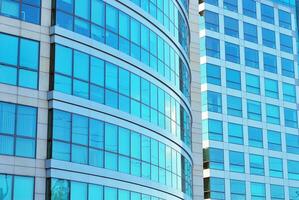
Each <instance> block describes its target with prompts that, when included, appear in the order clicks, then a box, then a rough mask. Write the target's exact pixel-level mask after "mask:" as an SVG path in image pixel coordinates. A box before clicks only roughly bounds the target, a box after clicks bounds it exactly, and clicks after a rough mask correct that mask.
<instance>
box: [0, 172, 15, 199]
mask: <svg viewBox="0 0 299 200" xmlns="http://www.w3.org/2000/svg"><path fill="white" fill-rule="evenodd" d="M12 178H13V177H12V176H10V175H7V174H0V191H1V192H0V197H1V200H11V199H12V188H13V187H12Z"/></svg>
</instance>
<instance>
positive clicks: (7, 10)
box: [0, 0, 41, 24]
mask: <svg viewBox="0 0 299 200" xmlns="http://www.w3.org/2000/svg"><path fill="white" fill-rule="evenodd" d="M40 4H41V3H40V0H37V1H21V2H19V1H11V0H2V3H1V7H0V14H1V15H4V16H8V17H12V18H17V19H20V20H22V21H26V22H29V23H34V24H40V9H41V8H40V6H41V5H40Z"/></svg>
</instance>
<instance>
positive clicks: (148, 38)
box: [53, 0, 190, 101]
mask: <svg viewBox="0 0 299 200" xmlns="http://www.w3.org/2000/svg"><path fill="white" fill-rule="evenodd" d="M55 6H56V9H55V15H54V16H55V17H54V18H53V25H57V26H60V27H62V28H65V29H68V30H71V31H74V32H76V33H78V34H81V35H84V36H87V37H90V38H92V39H93V40H95V41H97V42H101V43H104V44H106V45H108V46H110V47H112V48H114V49H117V50H119V51H121V52H122V53H125V54H127V55H129V56H131V57H132V58H134V59H137V60H139V61H140V62H142V63H143V64H145V65H147V66H148V68H150V69H152V70H154V71H156V72H157V73H158V74H160V75H161V76H163V77H164V78H165V79H167V80H168V81H169V82H171V83H172V84H173V85H174V86H175V88H177V89H179V90H180V91H181V92H182V93H183V94H184V95H185V97H186V98H187V99H189V101H190V71H189V66H188V65H187V64H186V62H187V61H188V60H189V59H188V58H186V57H185V56H183V55H182V54H181V53H180V51H179V49H178V48H176V47H175V45H173V44H172V43H171V42H170V41H169V40H167V41H166V40H165V39H164V37H163V36H162V33H157V32H156V31H154V30H151V29H150V28H149V27H148V26H147V25H146V24H143V23H141V22H140V21H139V20H138V19H135V18H134V17H132V16H130V15H128V14H126V13H124V12H123V11H121V10H120V9H118V8H116V7H114V6H112V5H110V4H108V3H106V2H103V1H101V0H92V1H91V0H88V1H80V2H79V1H78V2H77V1H75V2H72V1H70V2H69V3H67V2H65V1H62V0H57V2H56V5H55ZM82 8H84V9H82ZM184 30H185V29H184ZM181 32H182V34H183V33H185V32H186V31H181ZM186 35H189V33H188V34H187V33H186ZM185 43H186V42H185ZM187 44H188V43H186V45H185V46H188V45H187ZM186 53H187V54H188V52H186Z"/></svg>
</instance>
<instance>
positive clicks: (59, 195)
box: [51, 179, 70, 200]
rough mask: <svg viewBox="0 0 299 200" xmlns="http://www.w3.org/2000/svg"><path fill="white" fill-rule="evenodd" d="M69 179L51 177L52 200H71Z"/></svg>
mask: <svg viewBox="0 0 299 200" xmlns="http://www.w3.org/2000/svg"><path fill="white" fill-rule="evenodd" d="M69 193H70V188H69V181H67V180H61V179H51V200H56V199H59V200H69V195H70V194H69Z"/></svg>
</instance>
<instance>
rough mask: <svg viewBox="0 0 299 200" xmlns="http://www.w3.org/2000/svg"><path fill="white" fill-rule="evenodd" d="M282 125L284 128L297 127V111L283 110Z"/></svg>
mask: <svg viewBox="0 0 299 200" xmlns="http://www.w3.org/2000/svg"><path fill="white" fill-rule="evenodd" d="M284 124H285V126H286V127H291V128H297V127H298V117H297V110H294V109H290V108H284Z"/></svg>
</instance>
